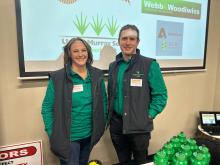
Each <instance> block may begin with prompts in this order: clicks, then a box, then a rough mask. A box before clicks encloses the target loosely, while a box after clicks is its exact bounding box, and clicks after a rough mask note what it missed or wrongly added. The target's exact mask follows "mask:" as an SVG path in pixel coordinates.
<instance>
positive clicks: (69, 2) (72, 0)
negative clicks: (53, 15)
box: [59, 0, 77, 4]
mask: <svg viewBox="0 0 220 165" xmlns="http://www.w3.org/2000/svg"><path fill="white" fill-rule="evenodd" d="M59 1H60V2H62V3H65V4H72V3H74V2H76V1H77V0H59Z"/></svg>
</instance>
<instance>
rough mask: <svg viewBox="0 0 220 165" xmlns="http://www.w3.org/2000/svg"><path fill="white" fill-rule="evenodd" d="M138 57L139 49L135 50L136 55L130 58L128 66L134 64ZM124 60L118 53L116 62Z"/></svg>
mask: <svg viewBox="0 0 220 165" xmlns="http://www.w3.org/2000/svg"><path fill="white" fill-rule="evenodd" d="M139 57H140V50H139V49H136V54H134V55H133V56H132V57H131V60H130V65H132V64H134V63H135V62H136V61H137V60H138V58H139ZM122 60H124V59H123V55H122V52H120V53H119V54H118V55H117V56H116V62H117V63H119V62H120V61H122Z"/></svg>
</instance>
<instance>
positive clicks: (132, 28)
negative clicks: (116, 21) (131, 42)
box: [118, 24, 139, 40]
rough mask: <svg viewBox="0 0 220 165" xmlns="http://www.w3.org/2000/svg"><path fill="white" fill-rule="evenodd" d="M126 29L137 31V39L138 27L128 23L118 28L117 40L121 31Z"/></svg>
mask: <svg viewBox="0 0 220 165" xmlns="http://www.w3.org/2000/svg"><path fill="white" fill-rule="evenodd" d="M127 29H131V30H134V31H136V32H137V40H139V29H138V28H137V26H135V25H130V24H127V25H125V26H123V27H122V28H121V29H120V32H119V36H118V40H119V39H120V37H121V33H122V31H124V30H127Z"/></svg>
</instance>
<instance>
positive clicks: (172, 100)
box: [0, 0, 220, 165]
mask: <svg viewBox="0 0 220 165" xmlns="http://www.w3.org/2000/svg"><path fill="white" fill-rule="evenodd" d="M219 6H220V1H219V0H212V3H211V13H210V26H209V38H208V47H207V71H205V72H189V73H172V74H165V75H164V78H165V81H166V85H167V88H168V94H169V101H168V104H167V107H166V109H165V110H164V113H162V114H161V115H159V116H158V118H156V119H155V129H154V131H153V132H152V140H151V143H150V148H149V151H150V153H154V152H156V151H157V150H158V149H159V148H160V147H161V146H162V145H163V144H164V143H165V142H166V141H167V140H169V139H170V138H171V137H172V136H173V135H176V134H177V133H179V132H180V131H184V132H185V133H186V134H187V136H192V135H193V133H194V132H195V130H196V128H197V117H198V111H199V110H211V109H213V108H216V109H220V102H219V98H220V87H219V86H218V85H216V84H219V83H220V76H217V77H216V75H219V74H220V66H218V63H219V62H220V60H219V54H220V48H219V47H220V43H219V36H220V22H219V18H218V17H219V15H220V10H219V8H218V7H219ZM0 23H1V24H0V50H1V60H0V67H1V69H0V74H1V78H0V94H1V95H0V146H2V145H10V144H16V143H22V142H29V141H34V140H38V139H42V140H43V149H44V163H45V164H46V165H56V164H58V161H57V159H56V158H55V157H54V156H53V154H52V153H51V152H50V150H49V144H48V138H47V135H46V134H45V132H44V130H43V129H44V127H43V123H42V119H41V114H40V110H41V103H42V99H43V97H44V92H45V89H46V85H47V81H43V80H29V81H20V80H18V79H17V77H18V76H19V70H18V68H19V66H18V57H17V56H18V51H17V38H16V19H15V4H14V0H1V1H0ZM192 35H193V34H192ZM92 158H98V159H100V160H103V161H105V164H106V165H108V164H110V163H112V162H115V161H116V157H115V152H114V150H113V148H112V145H111V142H110V138H109V135H108V132H107V133H106V134H105V136H104V137H103V139H102V140H101V141H100V143H99V144H98V145H97V146H96V147H95V148H94V151H93V152H92Z"/></svg>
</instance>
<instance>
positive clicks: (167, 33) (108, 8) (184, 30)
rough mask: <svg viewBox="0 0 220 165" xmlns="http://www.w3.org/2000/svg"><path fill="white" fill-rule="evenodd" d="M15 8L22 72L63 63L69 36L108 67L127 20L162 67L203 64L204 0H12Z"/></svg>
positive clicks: (97, 63) (144, 50)
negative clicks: (84, 44) (82, 42)
mask: <svg viewBox="0 0 220 165" xmlns="http://www.w3.org/2000/svg"><path fill="white" fill-rule="evenodd" d="M16 6H17V7H16V9H17V21H18V25H19V28H18V29H20V31H18V38H19V40H18V41H21V42H22V43H18V44H19V45H20V47H21V48H20V51H19V57H23V58H20V60H24V61H23V62H21V64H23V66H21V65H20V67H22V69H23V70H22V69H21V70H22V71H23V72H24V73H26V72H38V73H40V72H48V71H53V70H56V69H59V68H61V67H63V46H64V45H65V44H66V43H67V42H68V41H69V40H70V39H71V38H72V37H82V38H83V39H85V40H86V41H87V42H88V43H89V44H90V45H91V47H92V52H93V56H94V63H93V65H94V66H96V67H98V68H100V69H103V70H107V69H108V66H109V63H110V62H112V61H113V60H114V59H115V56H116V54H117V53H119V52H120V48H119V45H118V40H117V38H118V33H119V30H120V28H121V27H122V26H124V25H126V24H135V25H136V26H137V27H138V28H139V30H140V44H139V49H140V50H141V54H142V55H144V56H147V57H152V58H155V59H157V60H158V61H159V63H160V66H161V67H162V68H169V69H172V68H177V69H178V67H179V68H190V67H198V68H202V67H204V58H205V47H206V26H207V25H206V24H207V12H208V0H184V1H181V0H178V1H175V0H166V1H164V0H46V1H45V0H37V1H33V0H16Z"/></svg>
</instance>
